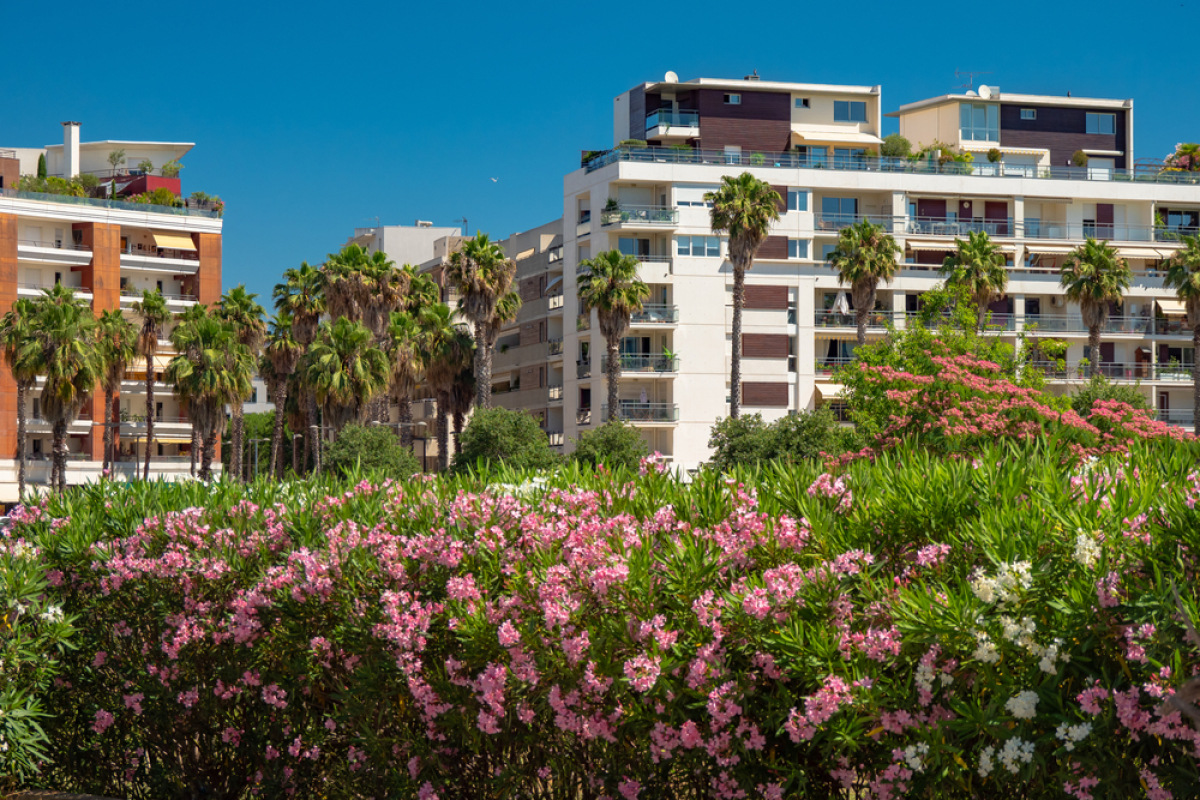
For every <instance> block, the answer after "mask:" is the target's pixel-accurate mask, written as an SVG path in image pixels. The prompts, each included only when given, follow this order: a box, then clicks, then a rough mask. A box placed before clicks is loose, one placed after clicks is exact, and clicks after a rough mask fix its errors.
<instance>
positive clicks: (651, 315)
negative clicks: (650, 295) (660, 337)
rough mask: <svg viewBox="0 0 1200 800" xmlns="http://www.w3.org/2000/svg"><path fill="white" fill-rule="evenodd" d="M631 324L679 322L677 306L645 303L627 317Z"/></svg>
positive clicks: (672, 323)
mask: <svg viewBox="0 0 1200 800" xmlns="http://www.w3.org/2000/svg"><path fill="white" fill-rule="evenodd" d="M629 322H630V324H631V325H674V324H675V323H677V322H679V306H669V305H662V304H656V303H647V304H645V305H643V306H642V307H641V309H640V310H638V311H635V312H633V314H631V315H630V317H629Z"/></svg>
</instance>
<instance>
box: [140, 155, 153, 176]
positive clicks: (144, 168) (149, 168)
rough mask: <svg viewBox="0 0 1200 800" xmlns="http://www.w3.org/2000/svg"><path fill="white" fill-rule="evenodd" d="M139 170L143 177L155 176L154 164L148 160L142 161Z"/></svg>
mask: <svg viewBox="0 0 1200 800" xmlns="http://www.w3.org/2000/svg"><path fill="white" fill-rule="evenodd" d="M137 168H138V171H139V172H141V173H142V174H143V175H153V174H154V162H153V161H151V160H150V159H148V158H143V159H142V160H141V161H139V162H138V165H137Z"/></svg>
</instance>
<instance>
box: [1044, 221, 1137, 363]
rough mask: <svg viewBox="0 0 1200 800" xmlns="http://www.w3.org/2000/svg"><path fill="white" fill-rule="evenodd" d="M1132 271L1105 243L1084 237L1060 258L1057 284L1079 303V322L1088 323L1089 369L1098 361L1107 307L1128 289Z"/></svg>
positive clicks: (1118, 301) (1072, 299)
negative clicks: (1080, 242) (1060, 265)
mask: <svg viewBox="0 0 1200 800" xmlns="http://www.w3.org/2000/svg"><path fill="white" fill-rule="evenodd" d="M1131 278H1132V273H1131V272H1130V271H1129V264H1128V263H1126V261H1125V259H1123V258H1121V257H1120V256H1119V255H1117V251H1116V250H1115V249H1114V248H1113V247H1111V246H1110V245H1109V244H1108V242H1098V241H1096V240H1095V239H1093V238H1091V237H1090V236H1089V237H1088V239H1087V241H1085V242H1084V243H1083V244H1081V245H1079V247H1076V248H1075V249H1074V250H1072V251H1071V253H1070V255H1068V256H1067V258H1066V260H1065V261H1063V265H1062V269H1061V275H1060V281H1059V282H1060V283H1061V284H1062V287H1063V288H1064V289H1066V295H1067V299H1068V300H1070V301H1071V302H1072V303H1078V304H1079V313H1080V315H1081V316H1082V317H1083V324H1084V325H1087V326H1088V352H1089V359H1090V361H1091V365H1090V368H1091V369H1093V370H1094V369H1095V365H1096V364H1098V363H1099V362H1100V331H1101V330H1102V329H1103V328H1104V325H1105V323H1107V322H1108V307H1109V306H1110V305H1112V304H1115V303H1120V302H1121V297H1122V296H1123V295H1124V294H1125V292H1126V291H1128V290H1129V284H1130V280H1131Z"/></svg>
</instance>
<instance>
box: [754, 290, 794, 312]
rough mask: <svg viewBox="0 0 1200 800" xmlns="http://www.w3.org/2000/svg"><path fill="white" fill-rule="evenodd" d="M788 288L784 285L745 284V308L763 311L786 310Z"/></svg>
mask: <svg viewBox="0 0 1200 800" xmlns="http://www.w3.org/2000/svg"><path fill="white" fill-rule="evenodd" d="M787 307H788V288H787V287H786V286H759V285H748V286H746V308H753V309H759V310H764V311H780V310H783V311H786V310H787Z"/></svg>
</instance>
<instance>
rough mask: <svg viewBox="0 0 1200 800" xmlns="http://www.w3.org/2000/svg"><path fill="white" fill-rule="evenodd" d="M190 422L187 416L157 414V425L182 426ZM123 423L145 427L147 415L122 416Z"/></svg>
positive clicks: (155, 416)
mask: <svg viewBox="0 0 1200 800" xmlns="http://www.w3.org/2000/svg"><path fill="white" fill-rule="evenodd" d="M187 421H188V418H187V417H186V416H171V415H169V414H155V415H154V422H155V424H158V423H160V422H161V423H164V424H167V425H182V424H184V423H186V422H187ZM121 422H123V423H125V424H127V425H145V424H146V415H145V414H124V413H123V414H121Z"/></svg>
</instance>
